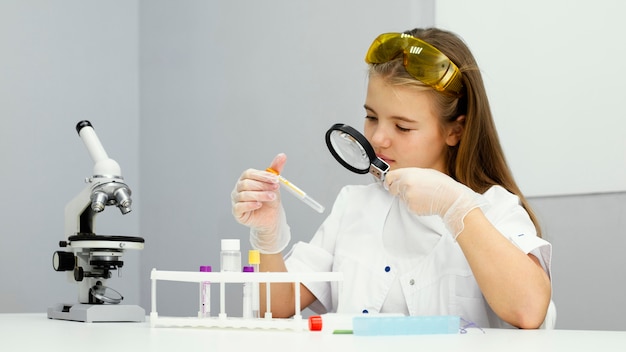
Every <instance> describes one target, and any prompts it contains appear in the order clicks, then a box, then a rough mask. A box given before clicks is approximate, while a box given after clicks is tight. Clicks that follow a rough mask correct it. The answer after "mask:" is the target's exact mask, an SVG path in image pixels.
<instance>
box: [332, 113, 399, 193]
mask: <svg viewBox="0 0 626 352" xmlns="http://www.w3.org/2000/svg"><path fill="white" fill-rule="evenodd" d="M326 145H327V146H328V150H330V153H331V154H332V155H333V156H334V157H335V159H337V161H338V162H339V163H340V164H341V165H343V166H344V167H345V168H346V169H348V170H350V171H352V172H356V173H357V174H367V173H370V174H372V175H374V177H376V178H377V179H378V180H380V181H381V182H383V181H385V175H386V174H387V171H389V164H387V163H386V162H385V161H384V160H382V159H381V158H379V157H377V156H376V153H375V152H374V148H372V145H371V144H370V143H369V142H368V141H367V139H366V138H365V136H363V135H362V134H361V133H360V132H359V131H357V130H355V129H354V128H352V127H350V126H348V125H345V124H342V123H337V124H334V125H333V126H332V127H331V128H330V129H329V130H328V131H326Z"/></svg>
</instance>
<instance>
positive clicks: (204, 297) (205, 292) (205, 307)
mask: <svg viewBox="0 0 626 352" xmlns="http://www.w3.org/2000/svg"><path fill="white" fill-rule="evenodd" d="M200 272H203V273H210V272H211V266H210V265H202V266H201V267H200ZM210 316H211V283H210V282H209V281H202V282H200V310H199V311H198V318H206V317H210Z"/></svg>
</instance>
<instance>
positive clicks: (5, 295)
mask: <svg viewBox="0 0 626 352" xmlns="http://www.w3.org/2000/svg"><path fill="white" fill-rule="evenodd" d="M257 3H258V4H257ZM61 4H62V5H61ZM433 13H434V1H425V2H420V1H396V2H392V3H386V4H385V5H384V6H382V5H381V3H380V2H379V1H374V0H368V1H356V0H354V1H343V2H336V1H330V0H327V1H317V2H307V1H288V0H285V1H272V2H263V4H262V5H261V4H260V2H257V1H239V2H229V1H185V2H175V1H165V0H159V1H124V0H119V1H107V2H103V1H102V2H84V1H79V0H75V1H70V0H64V1H57V2H55V3H54V4H49V3H48V2H46V1H35V0H29V1H18V0H15V1H3V2H1V3H0V50H1V51H2V53H3V54H2V55H0V77H1V79H0V121H1V123H2V125H1V128H0V153H1V154H0V155H1V158H0V161H1V162H2V165H3V167H2V169H1V170H2V171H1V172H0V183H1V184H3V185H4V186H5V187H4V189H3V190H4V195H5V201H4V202H1V203H0V207H1V208H0V214H2V215H0V216H1V218H0V219H1V223H2V225H4V226H3V231H2V232H0V240H1V241H2V242H1V243H2V248H3V249H5V251H4V252H5V253H4V255H3V256H1V257H0V279H1V280H2V285H1V286H0V312H43V311H45V310H46V308H47V307H48V306H50V305H52V304H55V303H58V302H71V301H73V300H74V299H75V295H76V291H75V288H74V286H73V285H72V284H69V283H68V282H66V280H65V277H64V275H63V274H60V273H55V272H54V271H53V270H52V268H51V265H50V260H51V255H52V252H53V251H54V250H56V249H57V248H56V243H57V242H58V241H59V240H61V239H62V237H63V208H64V206H65V204H66V203H67V202H68V201H69V200H70V199H71V198H72V197H73V196H74V195H75V194H76V193H78V192H79V191H80V190H81V189H82V187H83V183H82V180H83V179H84V177H86V176H89V175H90V172H91V168H92V162H91V160H90V159H89V156H88V154H87V152H86V150H85V148H84V146H83V145H82V142H81V141H80V139H79V138H78V136H77V135H76V132H75V130H74V125H75V124H76V122H77V121H79V120H81V119H90V120H91V121H92V122H93V123H94V125H95V126H96V132H97V133H98V135H99V137H100V139H101V140H102V142H103V144H104V147H105V148H106V149H107V152H108V153H109V155H110V156H111V157H112V158H114V159H116V160H117V161H118V162H119V164H120V165H121V167H122V170H123V172H124V176H125V178H126V180H127V182H128V183H129V185H130V186H131V188H132V190H133V200H134V202H135V203H134V204H135V206H134V210H133V212H132V213H130V214H129V215H126V216H122V215H120V214H119V212H118V211H117V210H115V209H110V210H107V211H105V212H104V213H103V214H102V215H101V216H99V218H98V223H97V230H98V232H99V233H101V234H125V235H140V236H142V237H144V238H145V239H146V248H145V249H144V250H143V251H141V252H127V254H126V255H125V262H126V265H125V267H124V271H123V277H122V278H119V279H118V278H114V279H112V280H111V282H110V284H111V286H112V287H114V288H116V289H119V290H120V291H122V293H123V294H124V296H125V297H126V301H128V303H140V304H141V305H142V306H143V307H144V308H146V310H147V311H148V310H149V309H150V298H149V296H150V281H149V274H150V270H151V269H152V268H155V267H156V268H158V269H162V270H197V269H198V266H199V265H207V264H208V265H214V266H215V267H217V266H218V265H219V260H218V256H219V239H221V238H226V237H236V238H241V239H242V246H243V250H244V251H247V249H249V244H248V242H247V231H246V229H245V228H244V227H242V226H240V225H238V224H237V223H236V222H235V221H234V220H233V219H232V216H231V214H230V199H229V195H230V191H231V189H232V187H233V185H234V182H235V181H236V179H237V177H238V176H239V174H240V173H241V172H242V171H243V170H244V169H246V168H248V167H254V168H263V167H266V166H267V165H268V163H269V162H270V161H271V159H272V158H273V156H274V155H275V154H276V153H278V152H285V153H287V155H288V162H287V166H286V168H285V170H284V175H285V176H286V177H287V178H289V179H290V180H291V181H293V182H294V183H296V184H297V185H298V186H300V187H302V188H303V189H305V191H307V192H308V193H310V194H311V195H312V196H313V197H314V198H315V199H316V200H318V201H319V202H321V203H322V204H324V205H325V206H326V207H327V208H329V207H330V206H331V205H332V202H333V200H334V197H335V195H336V193H337V191H338V190H339V188H340V187H341V186H342V185H344V184H347V183H361V182H368V181H369V180H368V179H367V176H365V177H364V176H358V175H352V174H349V172H348V171H347V170H344V169H343V168H341V167H340V166H339V164H337V163H336V162H335V161H334V159H332V157H331V156H330V154H329V153H328V152H327V149H326V146H325V144H324V141H323V135H324V132H325V131H326V129H327V128H328V127H329V126H330V125H331V124H333V123H335V122H346V123H350V124H352V125H353V126H355V127H359V128H360V126H361V123H362V117H363V111H362V110H363V109H362V104H363V99H364V93H365V74H364V70H365V65H364V63H363V62H362V57H363V55H364V52H363V51H364V50H365V48H366V47H367V45H369V43H370V41H371V39H372V38H373V37H374V36H375V35H377V34H378V33H380V32H384V31H400V30H403V29H407V28H410V27H414V26H421V25H431V24H433V19H434V14H433ZM284 201H285V208H286V210H287V213H288V217H289V219H290V224H291V226H292V230H293V234H294V240H308V239H309V238H310V236H311V235H312V233H313V232H314V231H315V229H316V228H317V226H318V225H319V224H320V223H321V222H322V220H323V218H324V216H323V215H319V214H317V213H316V212H314V211H312V210H311V209H310V208H308V207H307V206H305V205H303V204H302V203H300V202H298V201H296V200H294V199H293V197H291V195H289V194H285V195H284ZM531 202H532V203H533V205H535V206H536V208H537V211H538V213H539V216H540V219H541V221H542V223H543V225H544V229H545V232H546V238H548V239H549V240H550V241H551V242H552V243H553V244H554V263H553V276H554V281H553V282H554V288H555V294H554V295H555V301H556V304H557V308H558V314H559V319H558V321H557V327H558V328H570V329H620V330H625V329H626V326H625V325H624V323H623V319H620V317H621V316H623V314H624V313H625V312H626V304H625V303H624V301H623V300H622V299H620V298H621V297H620V296H619V294H620V293H621V292H624V289H625V288H626V282H624V277H625V276H624V274H623V270H621V269H620V268H623V267H626V263H625V260H624V259H623V258H626V257H625V256H624V255H623V251H624V249H625V248H624V247H626V246H625V245H624V244H625V242H624V238H625V237H624V228H625V226H624V225H625V224H624V220H623V219H624V215H625V214H624V213H625V212H626V194H624V193H614V194H593V195H574V196H564V197H545V198H532V199H531ZM590 236H593V237H591V239H593V240H594V242H596V243H598V244H597V245H595V246H591V245H589V243H588V240H587V239H588V238H590ZM244 257H245V256H244ZM159 285H160V286H159V301H158V304H159V305H158V307H159V313H160V314H163V315H181V316H187V315H194V314H196V311H197V306H196V304H197V303H196V297H197V296H196V295H197V288H196V287H195V286H194V285H190V284H176V283H160V284H159ZM42 288H43V289H42ZM229 293H231V294H233V295H234V294H237V293H236V292H235V291H234V288H233V289H232V290H231V292H229ZM236 303H237V302H235V301H234V300H233V302H231V304H230V305H229V307H228V309H229V310H228V312H229V314H231V312H232V314H236V313H237V311H238V310H239V309H240V308H239V307H238V304H236ZM213 311H217V306H216V305H215V304H214V307H213Z"/></svg>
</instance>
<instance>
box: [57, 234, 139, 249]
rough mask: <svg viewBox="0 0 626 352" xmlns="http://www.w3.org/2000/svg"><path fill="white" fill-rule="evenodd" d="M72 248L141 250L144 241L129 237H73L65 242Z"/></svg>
mask: <svg viewBox="0 0 626 352" xmlns="http://www.w3.org/2000/svg"><path fill="white" fill-rule="evenodd" d="M67 245H68V247H72V248H111V249H139V250H141V249H143V246H144V239H143V238H141V237H130V236H102V235H75V236H70V237H69V238H68V241H67Z"/></svg>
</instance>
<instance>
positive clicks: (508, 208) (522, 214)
mask: <svg viewBox="0 0 626 352" xmlns="http://www.w3.org/2000/svg"><path fill="white" fill-rule="evenodd" d="M484 195H485V197H486V198H487V200H488V201H489V202H490V204H491V206H489V207H488V210H487V211H486V213H485V215H486V216H487V218H488V219H489V221H491V223H492V224H493V225H494V226H495V227H496V228H497V229H498V231H500V233H502V234H503V235H504V236H505V237H507V238H508V239H509V240H510V241H511V242H512V243H513V244H514V245H515V246H517V247H518V248H519V249H520V250H521V251H523V252H524V253H526V254H532V255H534V256H535V257H537V259H539V262H540V263H541V266H542V267H543V269H544V270H545V272H546V273H547V274H548V276H549V277H551V260H552V244H550V242H548V241H546V240H544V239H543V238H540V237H538V236H537V230H536V229H535V225H534V224H533V222H532V220H531V219H530V216H529V215H528V213H527V212H526V210H525V209H524V208H523V207H522V206H521V204H520V202H519V198H518V197H517V196H515V195H513V194H511V193H509V192H508V191H506V190H505V189H504V188H502V187H500V186H495V187H492V188H491V189H489V190H488V191H487V192H485V194H484Z"/></svg>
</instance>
